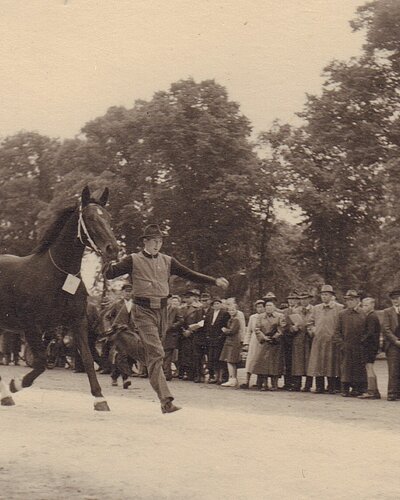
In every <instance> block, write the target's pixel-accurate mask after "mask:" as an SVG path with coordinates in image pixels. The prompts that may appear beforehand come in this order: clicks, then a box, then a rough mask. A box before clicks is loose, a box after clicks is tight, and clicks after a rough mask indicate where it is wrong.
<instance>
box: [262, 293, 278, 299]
mask: <svg viewBox="0 0 400 500" xmlns="http://www.w3.org/2000/svg"><path fill="white" fill-rule="evenodd" d="M263 299H264V301H267V300H276V295H275V294H274V293H273V292H268V293H267V294H266V295H264V297H263Z"/></svg>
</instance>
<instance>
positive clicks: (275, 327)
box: [252, 311, 285, 376]
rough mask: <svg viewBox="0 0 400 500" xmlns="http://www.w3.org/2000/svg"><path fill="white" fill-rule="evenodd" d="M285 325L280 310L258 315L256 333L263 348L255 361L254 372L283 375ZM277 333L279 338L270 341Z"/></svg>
mask: <svg viewBox="0 0 400 500" xmlns="http://www.w3.org/2000/svg"><path fill="white" fill-rule="evenodd" d="M283 325H285V320H284V315H283V314H282V313H280V312H277V311H274V312H273V313H272V314H267V313H263V314H259V315H258V318H257V323H256V329H255V334H256V337H257V340H258V342H259V343H260V344H261V346H262V348H261V349H260V350H259V353H258V357H257V359H256V360H255V362H254V366H253V372H252V373H255V374H257V375H269V376H276V375H277V376H280V375H283V373H284V369H285V361H284V345H283ZM276 334H278V335H279V338H277V339H275V340H273V341H272V342H270V341H269V339H270V338H271V337H272V336H273V335H276Z"/></svg>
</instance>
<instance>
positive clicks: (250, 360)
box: [244, 313, 263, 373]
mask: <svg viewBox="0 0 400 500" xmlns="http://www.w3.org/2000/svg"><path fill="white" fill-rule="evenodd" d="M258 317H259V314H258V313H256V314H252V315H251V316H250V318H249V323H248V325H247V331H246V337H245V339H244V344H245V345H248V346H249V350H248V352H247V359H246V372H247V373H256V372H255V371H254V369H255V368H256V366H257V360H258V358H259V356H260V353H261V351H262V349H263V345H262V344H260V342H259V341H258V339H257V336H256V334H255V329H256V326H257V320H258Z"/></svg>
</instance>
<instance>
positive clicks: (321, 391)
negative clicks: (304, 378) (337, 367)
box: [313, 389, 325, 394]
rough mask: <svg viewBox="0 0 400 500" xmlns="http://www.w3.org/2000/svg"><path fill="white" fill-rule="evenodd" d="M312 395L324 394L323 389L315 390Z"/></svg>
mask: <svg viewBox="0 0 400 500" xmlns="http://www.w3.org/2000/svg"><path fill="white" fill-rule="evenodd" d="M313 394H325V389H315V391H314V392H313Z"/></svg>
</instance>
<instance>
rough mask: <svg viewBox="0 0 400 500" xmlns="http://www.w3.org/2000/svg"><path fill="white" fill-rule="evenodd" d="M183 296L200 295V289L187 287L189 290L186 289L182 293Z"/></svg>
mask: <svg viewBox="0 0 400 500" xmlns="http://www.w3.org/2000/svg"><path fill="white" fill-rule="evenodd" d="M183 296H184V297H200V290H197V288H189V290H186V292H185V293H184V294H183Z"/></svg>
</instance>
